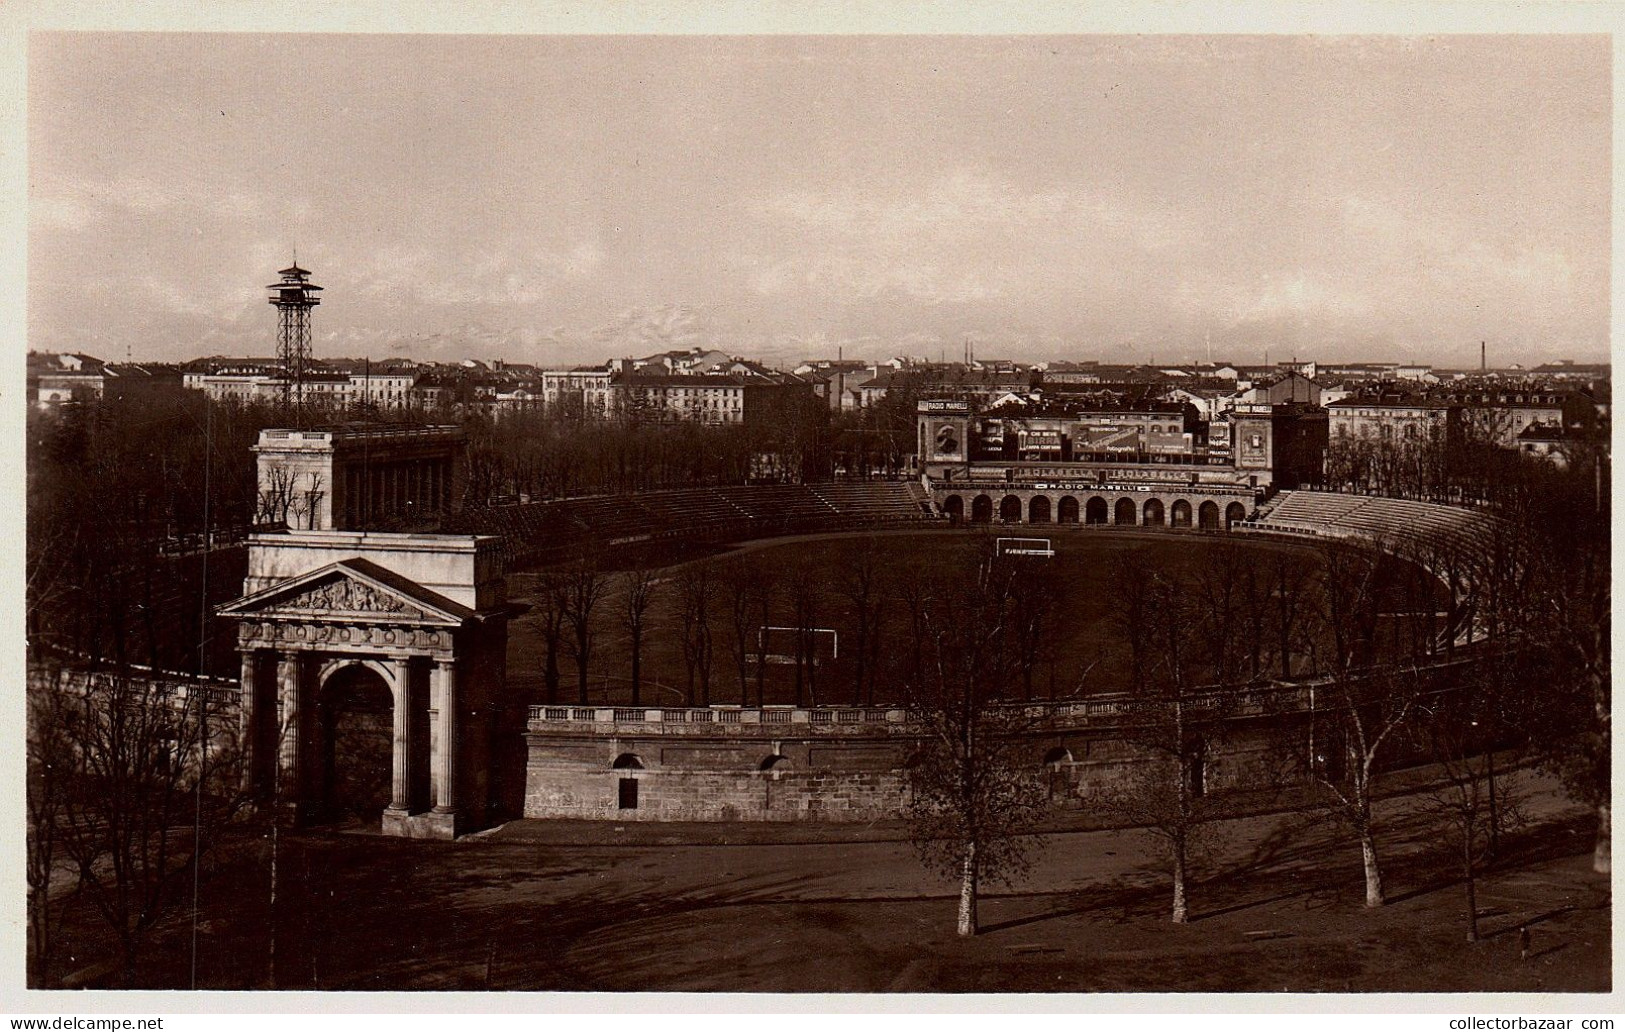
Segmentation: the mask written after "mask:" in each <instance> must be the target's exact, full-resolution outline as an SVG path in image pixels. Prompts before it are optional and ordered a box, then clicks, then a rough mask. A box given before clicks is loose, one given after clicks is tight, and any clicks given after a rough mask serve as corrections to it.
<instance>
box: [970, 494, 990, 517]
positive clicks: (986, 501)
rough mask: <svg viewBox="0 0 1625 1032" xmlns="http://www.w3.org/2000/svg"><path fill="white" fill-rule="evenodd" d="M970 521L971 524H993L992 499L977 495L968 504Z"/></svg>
mask: <svg viewBox="0 0 1625 1032" xmlns="http://www.w3.org/2000/svg"><path fill="white" fill-rule="evenodd" d="M970 519H971V522H972V523H992V522H993V499H991V498H989V497H988V496H987V495H977V496H976V497H975V498H973V499H972V500H971V503H970Z"/></svg>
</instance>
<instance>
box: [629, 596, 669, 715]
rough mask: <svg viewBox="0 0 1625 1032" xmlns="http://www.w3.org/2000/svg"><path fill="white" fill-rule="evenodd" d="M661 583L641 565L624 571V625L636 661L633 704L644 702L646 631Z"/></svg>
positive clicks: (634, 666) (633, 679) (633, 674)
mask: <svg viewBox="0 0 1625 1032" xmlns="http://www.w3.org/2000/svg"><path fill="white" fill-rule="evenodd" d="M659 583H660V580H659V577H658V576H657V575H656V572H655V571H654V570H653V569H649V568H645V567H639V568H637V569H635V570H628V571H627V572H626V573H623V574H621V626H622V627H624V628H625V629H626V637H627V648H628V650H629V652H630V657H629V658H630V659H631V663H632V705H634V706H636V705H638V704H639V703H640V702H641V689H642V686H643V635H644V632H645V631H646V630H647V625H648V614H649V607H650V606H651V605H653V604H654V600H655V595H656V594H657V592H656V590H655V588H656V586H657V585H658V584H659Z"/></svg>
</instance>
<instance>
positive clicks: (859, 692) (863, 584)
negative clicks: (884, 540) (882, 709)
mask: <svg viewBox="0 0 1625 1032" xmlns="http://www.w3.org/2000/svg"><path fill="white" fill-rule="evenodd" d="M880 569H881V556H880V552H879V549H878V547H877V546H876V544H875V542H874V541H873V539H870V540H869V541H867V542H866V543H865V545H864V547H863V548H860V549H859V550H858V553H857V555H856V556H855V557H854V558H853V560H852V562H851V563H850V564H848V565H847V566H845V567H843V568H842V570H841V571H840V573H839V575H838V576H837V577H836V578H835V590H836V593H837V594H838V595H839V596H840V597H841V599H842V600H844V601H845V602H846V605H847V612H848V613H850V614H851V617H852V627H853V649H852V654H853V656H854V658H855V660H856V671H855V674H854V677H853V679H852V705H854V706H857V705H859V704H860V703H862V702H863V701H864V699H865V698H866V697H867V699H868V701H869V703H870V704H871V705H873V703H874V697H875V686H874V677H875V665H876V650H877V649H878V648H879V645H880V629H881V626H880V625H881V620H882V618H883V616H884V612H885V610H884V606H883V605H882V602H883V600H884V598H885V596H884V594H883V593H882V591H881V586H880Z"/></svg>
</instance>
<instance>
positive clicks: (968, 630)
mask: <svg viewBox="0 0 1625 1032" xmlns="http://www.w3.org/2000/svg"><path fill="white" fill-rule="evenodd" d="M1505 469H1506V470H1508V471H1510V472H1509V475H1508V476H1507V477H1506V478H1505V479H1504V480H1503V481H1502V482H1500V483H1499V484H1497V485H1496V495H1497V497H1496V499H1495V504H1494V506H1493V508H1491V509H1490V510H1488V512H1489V513H1492V514H1493V516H1494V518H1492V519H1489V520H1487V521H1485V522H1484V523H1483V524H1482V525H1481V526H1478V527H1477V528H1476V529H1471V530H1469V531H1467V532H1464V533H1462V534H1460V535H1456V536H1431V537H1430V536H1424V535H1414V534H1407V535H1396V536H1395V538H1394V539H1392V540H1365V541H1357V542H1343V543H1339V542H1323V543H1321V544H1320V545H1319V546H1317V547H1316V548H1315V549H1314V552H1315V553H1316V554H1314V555H1312V556H1306V555H1305V554H1304V552H1303V551H1302V550H1296V551H1286V550H1283V551H1281V552H1278V553H1274V554H1269V555H1266V556H1264V557H1262V558H1261V557H1260V555H1259V553H1258V552H1257V551H1256V550H1248V551H1246V552H1241V551H1240V550H1237V549H1234V548H1231V547H1228V546H1226V545H1223V544H1220V545H1216V546H1213V547H1211V548H1208V549H1206V550H1205V551H1206V554H1205V556H1204V557H1203V558H1202V559H1201V560H1200V561H1198V562H1196V563H1194V564H1192V563H1179V562H1173V561H1170V560H1169V559H1168V558H1167V557H1165V556H1164V557H1153V556H1152V555H1151V554H1149V553H1145V552H1141V551H1137V550H1130V551H1126V552H1125V553H1124V554H1122V555H1121V556H1120V557H1118V558H1117V559H1116V560H1115V561H1114V566H1113V576H1112V581H1113V583H1114V585H1115V586H1116V590H1117V591H1118V592H1119V598H1118V605H1117V607H1116V609H1115V611H1114V613H1113V618H1112V619H1113V622H1114V625H1115V627H1116V629H1117V632H1118V633H1117V637H1118V638H1119V640H1120V641H1121V642H1122V644H1123V647H1124V648H1125V649H1126V652H1127V656H1128V664H1127V666H1128V670H1129V682H1130V683H1129V685H1128V687H1129V689H1130V691H1131V698H1130V700H1129V701H1127V702H1124V703H1122V704H1121V705H1120V706H1119V712H1120V714H1121V715H1122V723H1123V730H1122V732H1121V737H1122V738H1123V739H1124V740H1125V741H1126V742H1127V743H1128V744H1129V745H1130V746H1131V747H1132V748H1133V749H1134V750H1135V753H1136V755H1137V756H1138V757H1139V761H1138V762H1135V763H1132V764H1128V765H1126V766H1125V767H1124V768H1123V769H1122V770H1121V771H1119V772H1117V774H1115V775H1114V777H1113V779H1112V780H1113V784H1112V785H1111V786H1109V787H1108V788H1107V789H1106V790H1105V791H1104V793H1103V794H1101V795H1099V796H1098V797H1097V798H1098V799H1099V800H1100V802H1101V803H1102V804H1103V805H1104V806H1105V807H1106V808H1107V809H1108V810H1111V811H1114V812H1116V813H1117V815H1118V816H1119V818H1120V819H1121V820H1123V821H1124V822H1125V823H1128V824H1132V825H1135V826H1139V827H1143V828H1146V829H1148V830H1150V831H1151V832H1153V833H1154V834H1155V835H1156V836H1157V837H1158V839H1159V840H1160V841H1162V842H1163V844H1164V845H1165V847H1166V855H1167V860H1168V863H1169V872H1170V882H1171V888H1172V899H1173V904H1172V916H1173V919H1174V920H1175V921H1183V920H1185V919H1186V918H1187V916H1188V914H1189V911H1190V900H1189V878H1190V869H1191V862H1192V854H1193V850H1195V849H1196V848H1197V846H1198V844H1199V843H1200V841H1201V840H1202V838H1203V835H1204V832H1205V830H1206V829H1207V828H1208V827H1209V826H1210V825H1211V822H1212V821H1214V820H1215V819H1216V818H1218V817H1220V816H1222V815H1224V813H1225V812H1226V811H1225V810H1224V808H1223V806H1222V805H1219V803H1218V802H1217V801H1216V800H1215V799H1214V798H1213V797H1212V796H1211V795H1210V794H1209V791H1208V788H1209V786H1208V785H1207V784H1206V774H1205V769H1204V768H1205V758H1206V754H1207V751H1208V749H1209V748H1210V747H1211V746H1212V744H1213V743H1215V742H1218V741H1222V740H1223V738H1224V736H1225V735H1226V734H1227V733H1228V732H1227V728H1228V727H1230V726H1233V725H1234V719H1233V718H1235V717H1236V716H1238V715H1240V714H1241V713H1242V711H1243V708H1245V707H1251V708H1252V709H1251V710H1250V712H1249V714H1248V715H1250V716H1256V717H1259V718H1261V719H1265V720H1266V722H1267V723H1268V724H1269V725H1272V726H1273V727H1274V728H1275V731H1274V732H1273V742H1274V745H1273V747H1272V753H1271V755H1273V756H1274V757H1275V760H1274V762H1276V763H1277V764H1278V765H1279V771H1278V776H1279V777H1280V780H1281V783H1282V784H1291V785H1298V786H1302V787H1301V788H1300V789H1299V790H1298V791H1299V793H1300V798H1299V804H1301V805H1309V806H1311V807H1314V808H1317V809H1319V810H1320V811H1321V812H1323V813H1325V814H1326V815H1327V816H1328V817H1330V818H1332V819H1333V821H1334V823H1335V825H1336V826H1337V827H1340V828H1342V829H1344V832H1345V833H1346V834H1347V835H1348V841H1349V842H1350V844H1351V846H1354V847H1356V848H1357V849H1358V852H1359V855H1360V862H1361V867H1362V876H1363V879H1364V883H1365V901H1366V904H1367V905H1368V906H1371V907H1378V906H1381V905H1383V904H1384V903H1385V902H1386V899H1387V893H1386V889H1385V885H1384V880H1383V864H1382V861H1381V853H1382V851H1381V848H1380V842H1381V837H1382V827H1381V823H1380V821H1379V819H1378V816H1377V810H1376V807H1375V802H1376V800H1377V799H1378V798H1379V797H1380V795H1381V794H1382V793H1383V792H1384V791H1385V790H1386V785H1387V781H1388V779H1389V777H1390V776H1391V775H1392V774H1393V773H1394V772H1395V771H1396V769H1398V768H1401V767H1403V766H1404V765H1406V764H1415V763H1431V764H1432V765H1433V767H1432V768H1430V770H1431V776H1432V778H1433V781H1432V786H1433V787H1432V788H1431V790H1429V791H1427V792H1425V793H1423V795H1422V796H1421V797H1420V803H1419V806H1420V808H1421V811H1422V812H1423V813H1424V814H1426V815H1429V816H1430V817H1431V818H1432V823H1433V825H1434V826H1436V827H1437V829H1438V831H1439V834H1440V836H1441V840H1442V841H1444V842H1446V843H1448V844H1449V845H1450V848H1451V850H1452V851H1453V853H1454V855H1455V856H1456V858H1457V861H1458V862H1459V865H1460V868H1459V870H1460V877H1461V881H1462V884H1463V885H1464V887H1465V889H1466V892H1467V895H1468V906H1467V914H1468V935H1469V937H1475V936H1476V935H1477V908H1476V899H1475V897H1474V887H1475V884H1476V877H1477V875H1478V873H1479V872H1480V871H1481V869H1482V865H1483V864H1484V863H1485V862H1486V861H1488V860H1490V859H1493V858H1494V857H1495V856H1496V855H1497V852H1498V849H1499V848H1500V845H1499V844H1500V841H1501V839H1502V838H1503V836H1504V834H1505V833H1506V831H1507V830H1509V829H1511V828H1513V827H1515V826H1516V825H1517V824H1518V822H1519V821H1520V820H1521V819H1522V818H1523V814H1522V807H1521V802H1522V800H1521V793H1520V791H1519V789H1518V788H1517V787H1516V785H1515V784H1514V778H1513V777H1512V776H1510V775H1512V772H1513V770H1516V769H1521V768H1526V767H1527V766H1529V765H1530V764H1537V765H1540V766H1544V767H1545V768H1546V769H1549V770H1552V771H1554V772H1556V773H1557V774H1559V775H1560V776H1561V778H1562V780H1563V783H1564V785H1565V786H1566V787H1567V789H1568V791H1569V793H1570V794H1571V795H1572V796H1573V797H1574V798H1576V799H1577V800H1580V801H1582V802H1584V803H1586V804H1588V805H1591V806H1594V807H1595V808H1596V811H1597V815H1598V833H1597V839H1596V841H1597V849H1596V867H1597V869H1598V870H1599V871H1606V870H1607V869H1608V861H1609V857H1608V834H1609V821H1608V816H1609V797H1608V770H1609V755H1610V754H1609V738H1608V736H1609V729H1610V714H1609V693H1608V689H1607V685H1608V679H1609V669H1610V668H1609V655H1608V626H1609V615H1608V608H1609V580H1608V571H1609V551H1608V525H1607V512H1606V506H1605V505H1604V504H1603V503H1602V497H1603V496H1601V495H1599V494H1598V493H1597V492H1595V490H1594V485H1593V484H1592V482H1591V477H1592V476H1594V471H1591V470H1585V469H1576V468H1575V467H1573V466H1570V467H1568V468H1562V467H1556V466H1553V465H1550V464H1545V463H1538V462H1532V461H1530V460H1527V459H1521V460H1518V461H1516V462H1513V463H1510V464H1508V465H1507V466H1506V467H1505ZM1396 558H1397V559H1403V560H1404V561H1395V559H1396ZM1306 559H1307V560H1309V561H1306ZM1008 563H1009V560H1007V559H1001V558H1000V557H996V556H992V555H982V556H979V557H971V558H968V559H967V562H966V563H965V564H964V569H963V570H962V571H961V573H960V574H959V575H958V577H957V579H956V580H955V581H954V583H953V587H952V589H951V594H952V595H953V596H954V597H957V598H961V599H963V600H964V604H963V605H962V606H960V607H958V608H957V609H952V608H949V607H946V606H944V605H943V602H942V595H943V593H942V592H941V591H940V588H939V590H935V591H933V590H930V589H926V590H918V589H917V590H914V591H906V590H905V591H904V592H902V593H901V594H902V596H903V597H904V598H905V599H907V600H908V603H909V604H907V605H905V606H902V607H900V608H901V609H903V610H904V611H906V612H907V613H908V615H909V616H910V618H911V620H912V626H911V628H910V629H911V632H912V634H911V640H912V642H913V653H914V659H913V661H912V662H911V663H910V664H909V666H908V675H907V677H906V678H905V684H906V685H907V686H908V692H907V698H908V701H909V705H910V706H911V708H914V709H915V711H916V713H917V714H918V715H919V716H920V717H921V719H922V720H923V721H924V723H925V725H926V727H927V730H928V731H929V735H928V738H927V747H926V749H925V750H924V753H923V755H922V757H921V758H918V759H917V760H916V762H915V766H914V767H912V768H911V771H912V775H913V776H912V777H911V785H912V787H913V798H914V800H915V802H914V803H913V804H912V806H913V811H914V816H915V818H916V823H917V828H918V831H917V837H918V839H919V840H920V843H921V848H922V852H923V853H924V854H925V855H926V856H927V858H928V859H932V860H934V861H935V862H937V863H939V864H941V865H943V866H945V867H947V868H950V869H952V870H953V873H955V874H956V876H958V877H959V878H960V880H961V887H962V893H961V899H962V904H961V919H960V930H961V932H964V933H967V934H973V933H974V930H975V925H976V922H975V916H974V906H975V904H974V899H975V893H976V885H977V884H978V883H979V881H980V880H982V878H983V877H985V876H987V875H989V874H993V875H999V874H1003V875H1012V874H1017V873H1019V872H1020V871H1021V870H1022V869H1023V866H1024V862H1025V861H1024V859H1023V858H1024V857H1025V856H1026V853H1027V851H1028V850H1029V849H1030V843H1031V841H1032V840H1031V839H1029V838H1027V837H1025V834H1024V833H1025V832H1029V831H1031V830H1032V829H1033V827H1034V826H1035V822H1036V820H1037V814H1038V812H1039V809H1040V804H1039V801H1038V800H1039V793H1038V789H1037V786H1036V784H1035V779H1034V771H1033V766H1034V764H1033V758H1032V757H1030V756H1023V757H1017V756H1015V755H1014V753H1013V751H1012V750H1013V743H1015V742H1017V741H1020V740H1023V739H1028V740H1030V734H1031V732H1032V731H1034V730H1035V728H1033V727H1032V726H1030V724H1031V721H1030V720H1028V719H1026V718H1023V717H1020V716H1018V714H1020V713H1022V712H1023V710H1022V708H1021V707H1019V706H1012V705H1010V704H1011V703H1012V702H1015V701H1019V700H1020V699H1021V698H1023V697H1030V695H1029V694H1027V693H1024V692H1023V691H1022V690H1021V684H1022V682H1023V680H1024V678H1025V677H1026V676H1028V675H1030V672H1031V662H1030V659H1029V657H1028V656H1026V655H1023V653H1022V649H1021V647H1020V644H1019V642H1020V636H1019V631H1018V628H1019V625H1020V622H1021V621H1020V619H1019V618H1018V617H1017V615H1016V614H1017V610H1018V607H1017V606H1016V605H1014V604H1013V603H1014V600H1015V599H1016V597H1017V596H1018V595H1019V592H1020V585H1021V580H1022V578H1021V577H1019V576H1010V575H1009V574H1010V571H1011V567H1010V566H1009V565H1008ZM972 570H974V571H976V572H975V574H974V575H972V573H971V572H970V571H972ZM1267 680H1276V681H1281V680H1286V681H1291V682H1296V683H1297V685H1298V688H1297V691H1296V702H1295V703H1294V705H1295V707H1296V710H1295V711H1294V712H1291V713H1288V712H1285V711H1284V710H1283V711H1281V712H1274V713H1272V712H1270V711H1269V709H1268V707H1269V706H1270V705H1271V704H1272V703H1271V701H1270V700H1279V699H1282V698H1284V697H1285V696H1284V695H1283V694H1282V693H1279V692H1275V693H1271V692H1258V691H1255V690H1253V689H1254V686H1261V685H1262V682H1264V681H1267ZM1274 704H1275V705H1280V703H1274ZM1260 707H1263V708H1262V709H1260ZM1304 793H1306V794H1304ZM1007 840H1008V841H1007Z"/></svg>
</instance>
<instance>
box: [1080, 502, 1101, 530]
mask: <svg viewBox="0 0 1625 1032" xmlns="http://www.w3.org/2000/svg"><path fill="white" fill-rule="evenodd" d="M1083 522H1084V523H1086V524H1088V525H1090V526H1097V527H1098V526H1100V525H1101V524H1103V523H1105V522H1106V499H1104V498H1101V497H1100V496H1098V495H1097V496H1095V497H1094V498H1091V499H1089V504H1088V505H1086V506H1084V509H1083Z"/></svg>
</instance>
